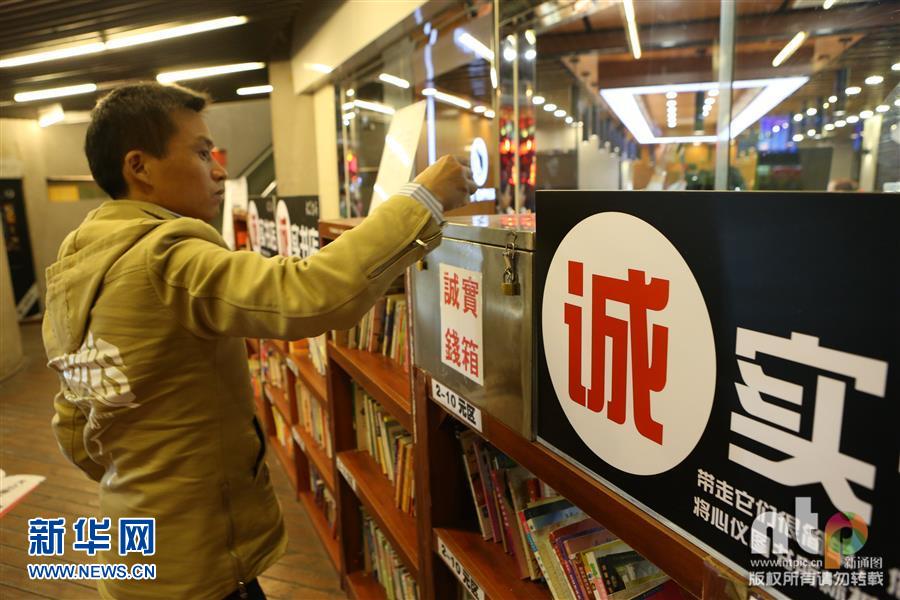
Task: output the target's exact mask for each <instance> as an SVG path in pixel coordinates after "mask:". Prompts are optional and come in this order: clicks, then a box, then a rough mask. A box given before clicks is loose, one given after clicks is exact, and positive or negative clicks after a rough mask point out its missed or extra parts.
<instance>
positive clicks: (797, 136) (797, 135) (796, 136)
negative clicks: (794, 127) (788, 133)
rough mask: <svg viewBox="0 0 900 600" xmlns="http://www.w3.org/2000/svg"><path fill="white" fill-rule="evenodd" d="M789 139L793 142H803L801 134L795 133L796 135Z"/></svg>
mask: <svg viewBox="0 0 900 600" xmlns="http://www.w3.org/2000/svg"><path fill="white" fill-rule="evenodd" d="M791 139H792V140H794V141H795V142H802V141H803V134H802V133H796V134H794V137H792V138H791Z"/></svg>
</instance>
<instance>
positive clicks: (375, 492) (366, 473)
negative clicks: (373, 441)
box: [337, 450, 419, 577]
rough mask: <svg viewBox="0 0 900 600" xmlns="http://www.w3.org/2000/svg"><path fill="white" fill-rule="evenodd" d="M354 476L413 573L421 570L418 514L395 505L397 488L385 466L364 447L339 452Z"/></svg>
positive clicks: (363, 499)
mask: <svg viewBox="0 0 900 600" xmlns="http://www.w3.org/2000/svg"><path fill="white" fill-rule="evenodd" d="M337 459H338V461H340V462H341V463H342V464H343V466H344V468H345V469H346V470H347V471H349V473H350V475H351V476H352V478H353V480H354V484H351V487H355V489H354V490H353V491H354V492H355V493H356V495H357V497H358V498H359V499H360V501H361V502H362V504H363V506H365V507H366V509H367V510H368V512H369V514H370V515H371V516H372V518H373V519H374V520H375V522H376V523H377V524H378V526H379V527H380V528H381V530H382V532H384V535H385V536H386V537H387V538H388V540H389V541H390V542H391V544H392V545H393V546H394V549H395V550H396V551H397V554H398V555H399V556H400V559H401V560H402V561H403V563H404V565H405V566H406V568H407V569H408V570H409V572H410V574H412V576H413V577H417V576H418V571H419V547H418V541H417V538H416V518H415V517H414V516H412V515H408V514H405V513H402V512H400V510H399V509H398V508H397V507H396V506H394V490H393V487H392V486H391V483H390V481H388V479H387V477H385V476H384V475H382V474H381V468H380V467H379V466H378V465H377V464H376V463H375V461H374V460H373V459H372V457H371V456H369V454H368V453H367V452H366V451H364V450H347V451H344V452H339V453H338V456H337Z"/></svg>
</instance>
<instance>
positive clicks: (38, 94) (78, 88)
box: [13, 83, 97, 102]
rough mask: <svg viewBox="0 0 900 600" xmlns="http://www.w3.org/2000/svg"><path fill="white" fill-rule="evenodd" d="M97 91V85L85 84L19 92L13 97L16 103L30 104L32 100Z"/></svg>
mask: <svg viewBox="0 0 900 600" xmlns="http://www.w3.org/2000/svg"><path fill="white" fill-rule="evenodd" d="M96 91H97V85H96V84H94V83H85V84H82V85H69V86H66V87H59V88H51V89H48V90H38V91H35V92H20V93H18V94H16V95H15V96H13V100H15V101H16V102H32V101H34V100H46V99H47V98H62V97H64V96H77V95H78V94H90V93H91V92H96Z"/></svg>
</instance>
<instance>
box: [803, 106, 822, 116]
mask: <svg viewBox="0 0 900 600" xmlns="http://www.w3.org/2000/svg"><path fill="white" fill-rule="evenodd" d="M817 112H819V111H818V110H816V108H815V107H810V108H807V109H806V114H807V115H808V116H810V117H812V116H815V114H816V113H817Z"/></svg>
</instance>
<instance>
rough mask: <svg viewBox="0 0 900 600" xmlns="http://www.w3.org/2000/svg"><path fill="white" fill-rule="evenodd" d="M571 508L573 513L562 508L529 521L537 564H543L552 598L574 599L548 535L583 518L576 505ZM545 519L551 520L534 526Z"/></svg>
mask: <svg viewBox="0 0 900 600" xmlns="http://www.w3.org/2000/svg"><path fill="white" fill-rule="evenodd" d="M573 508H574V509H575V511H576V512H575V513H574V514H573V513H572V512H571V509H564V510H561V511H559V513H551V514H549V515H543V516H541V517H536V518H534V519H531V520H530V521H529V524H530V526H531V527H532V530H531V537H532V538H533V539H534V544H535V546H536V547H537V554H538V564H541V565H543V572H544V579H546V580H547V585H548V586H550V592H551V593H552V594H553V597H554V598H560V599H561V598H565V599H566V600H574V598H575V596H574V595H573V594H572V592H571V591H570V590H569V586H568V583H566V576H565V573H564V572H563V567H562V565H561V564H560V562H559V560H558V559H557V557H556V553H555V552H554V551H553V548H552V546H551V545H550V542H549V537H550V534H551V533H553V532H554V531H556V530H557V529H559V528H561V527H566V526H568V525H572V524H573V523H577V522H578V521H581V520H583V519H584V513H583V512H582V511H581V510H580V509H578V508H576V507H573ZM564 515H569V516H564ZM546 521H552V522H550V523H548V524H546V525H544V526H535V525H536V524H537V523H540V522H546Z"/></svg>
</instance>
